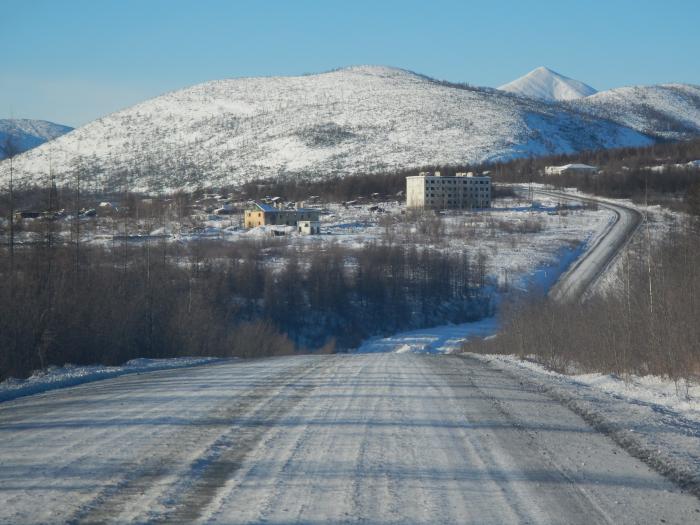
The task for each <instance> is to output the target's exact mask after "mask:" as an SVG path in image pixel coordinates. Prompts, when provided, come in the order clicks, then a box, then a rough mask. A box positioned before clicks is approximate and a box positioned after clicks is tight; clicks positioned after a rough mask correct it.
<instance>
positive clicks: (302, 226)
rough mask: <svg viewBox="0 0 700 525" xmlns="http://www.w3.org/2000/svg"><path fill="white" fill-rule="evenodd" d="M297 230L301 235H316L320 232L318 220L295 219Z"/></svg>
mask: <svg viewBox="0 0 700 525" xmlns="http://www.w3.org/2000/svg"><path fill="white" fill-rule="evenodd" d="M297 231H298V232H299V233H301V234H302V235H318V234H320V233H321V223H320V222H319V221H297Z"/></svg>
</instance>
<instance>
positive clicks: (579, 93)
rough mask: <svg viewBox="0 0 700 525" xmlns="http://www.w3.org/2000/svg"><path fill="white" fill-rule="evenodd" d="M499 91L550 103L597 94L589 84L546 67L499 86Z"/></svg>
mask: <svg viewBox="0 0 700 525" xmlns="http://www.w3.org/2000/svg"><path fill="white" fill-rule="evenodd" d="M498 89H500V90H501V91H507V92H509V93H514V94H516V95H520V96H524V97H527V98H534V99H537V100H544V101H549V102H555V101H563V100H574V99H578V98H583V97H587V96H590V95H594V94H595V93H597V91H596V90H595V89H594V88H592V87H591V86H589V85H588V84H584V83H583V82H581V81H580V80H575V79H573V78H569V77H566V76H564V75H562V74H560V73H557V72H556V71H553V70H551V69H549V68H548V67H545V66H540V67H538V68H536V69H533V70H532V71H530V72H529V73H527V74H525V75H523V76H522V77H519V78H516V79H515V80H513V81H511V82H508V83H507V84H503V85H502V86H499V87H498Z"/></svg>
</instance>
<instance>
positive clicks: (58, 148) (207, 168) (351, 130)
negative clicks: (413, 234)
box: [0, 66, 651, 192]
mask: <svg viewBox="0 0 700 525" xmlns="http://www.w3.org/2000/svg"><path fill="white" fill-rule="evenodd" d="M649 143H651V139H650V138H649V137H646V136H644V135H643V134H640V133H638V132H636V131H633V130H630V129H628V128H626V127H624V126H620V125H618V124H616V123H613V122H610V121H608V120H601V119H599V118H597V117H589V116H587V115H582V114H581V113H580V112H578V111H577V110H574V109H572V108H561V107H558V106H556V105H552V104H547V103H542V102H539V101H535V100H528V99H524V98H520V97H514V96H512V95H510V94H507V93H503V92H500V91H497V90H494V89H489V88H484V89H478V88H465V87H464V86H453V85H449V84H446V83H442V82H436V81H434V80H431V79H429V78H426V77H424V76H421V75H418V74H415V73H411V72H409V71H405V70H401V69H394V68H388V67H375V66H362V67H351V68H346V69H341V70H337V71H333V72H329V73H323V74H318V75H309V76H301V77H272V78H240V79H232V80H219V81H213V82H207V83H204V84H199V85H195V86H193V87H190V88H187V89H183V90H179V91H175V92H171V93H167V94H165V95H162V96H159V97H157V98H154V99H151V100H148V101H146V102H143V103H141V104H138V105H136V106H133V107H131V108H128V109H125V110H123V111H119V112H117V113H114V114H111V115H108V116H106V117H103V118H100V119H98V120H96V121H94V122H92V123H90V124H87V125H86V126H83V127H81V128H79V129H76V130H74V131H73V132H71V133H70V134H68V135H65V136H63V137H59V138H58V139H56V140H54V141H52V142H50V143H48V144H45V145H43V146H40V147H38V148H35V149H33V150H31V151H29V152H27V153H25V154H23V155H21V156H20V157H18V158H17V159H16V163H17V165H18V167H19V169H20V171H21V172H22V173H24V174H25V177H24V179H23V180H24V181H25V182H27V183H39V184H41V183H43V182H45V181H46V180H47V177H48V170H49V157H51V159H52V165H53V170H54V174H55V175H56V177H57V181H58V183H59V184H60V183H63V184H69V183H71V180H72V178H71V177H72V176H71V171H72V170H74V169H75V168H76V167H79V166H83V167H84V168H85V169H86V170H87V172H89V173H90V176H89V177H86V176H83V177H82V180H83V181H86V182H85V183H88V182H87V181H88V180H91V181H92V182H90V184H93V185H94V188H95V189H100V188H116V187H121V186H123V184H124V183H125V182H126V179H127V178H129V179H130V180H129V185H130V187H131V188H132V189H134V190H143V191H152V192H153V191H161V190H166V191H167V190H174V189H178V188H193V187H200V186H216V185H221V184H233V183H238V182H241V181H245V180H251V179H256V178H261V177H273V176H302V175H304V176H311V177H324V176H328V175H330V174H348V173H359V172H379V171H383V170H390V169H394V168H411V167H420V166H425V165H434V164H464V163H475V162H482V161H487V160H495V159H507V158H512V157H516V156H525V155H541V154H548V153H560V152H574V151H578V150H583V149H592V148H606V147H617V146H637V145H644V144H649ZM6 176H7V166H6V163H5V165H0V184H2V180H3V178H5V177H6Z"/></svg>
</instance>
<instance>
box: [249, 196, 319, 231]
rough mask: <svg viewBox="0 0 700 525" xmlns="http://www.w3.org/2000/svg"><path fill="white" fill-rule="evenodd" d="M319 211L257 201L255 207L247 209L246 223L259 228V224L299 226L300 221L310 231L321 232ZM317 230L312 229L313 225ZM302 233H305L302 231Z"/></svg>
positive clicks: (250, 226)
mask: <svg viewBox="0 0 700 525" xmlns="http://www.w3.org/2000/svg"><path fill="white" fill-rule="evenodd" d="M318 217H319V213H318V210H315V209H313V208H291V209H287V208H284V207H282V206H281V205H278V206H273V205H271V204H264V203H261V202H256V203H255V207H254V208H252V209H250V210H245V215H244V224H245V227H246V228H257V227H258V226H295V227H299V226H300V224H299V223H300V222H302V223H304V228H305V230H306V229H307V228H308V229H309V231H308V233H319V231H320V226H319V218H318ZM312 225H313V228H314V229H315V231H311V227H312ZM300 233H305V232H301V231H300Z"/></svg>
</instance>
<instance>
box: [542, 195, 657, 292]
mask: <svg viewBox="0 0 700 525" xmlns="http://www.w3.org/2000/svg"><path fill="white" fill-rule="evenodd" d="M534 193H535V195H542V196H545V197H553V198H556V199H560V200H568V201H572V202H589V203H594V204H596V205H597V206H599V207H601V208H605V209H607V210H610V211H612V212H613V214H614V215H613V220H612V221H611V222H610V223H609V224H608V226H607V228H606V229H605V230H604V231H603V232H602V233H601V235H599V236H598V238H597V239H596V240H595V241H594V242H593V244H592V245H591V246H590V247H589V248H588V250H586V252H585V253H584V254H583V256H581V257H579V259H577V260H576V262H575V263H574V264H573V265H572V266H571V267H570V268H569V269H568V270H567V271H566V272H565V273H564V274H563V275H562V276H561V277H560V278H559V280H558V281H557V282H556V284H555V285H554V286H553V287H552V288H551V289H550V291H549V296H550V297H551V298H552V299H554V300H556V301H572V300H577V299H580V298H581V297H583V296H584V295H585V293H586V292H587V290H589V289H590V287H591V286H592V285H593V284H594V283H595V281H596V279H598V277H600V276H601V275H602V274H603V273H604V272H605V270H606V269H607V268H608V267H609V266H610V265H611V263H612V262H613V261H614V260H615V257H616V256H617V254H618V253H619V252H620V251H621V250H622V249H623V248H624V246H625V245H626V244H627V243H628V242H629V240H630V238H631V237H632V235H634V233H635V232H636V231H637V229H638V228H639V226H640V224H641V223H642V218H643V217H642V214H641V213H640V212H639V211H638V210H635V209H634V208H631V207H629V206H624V205H622V204H619V203H613V202H610V201H606V200H602V199H596V198H592V197H579V196H575V195H570V194H567V193H565V192H561V191H549V190H535V192H534Z"/></svg>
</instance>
